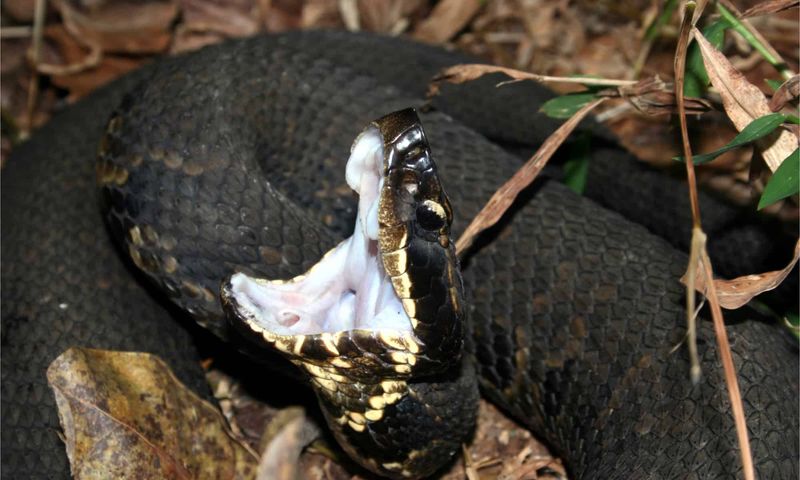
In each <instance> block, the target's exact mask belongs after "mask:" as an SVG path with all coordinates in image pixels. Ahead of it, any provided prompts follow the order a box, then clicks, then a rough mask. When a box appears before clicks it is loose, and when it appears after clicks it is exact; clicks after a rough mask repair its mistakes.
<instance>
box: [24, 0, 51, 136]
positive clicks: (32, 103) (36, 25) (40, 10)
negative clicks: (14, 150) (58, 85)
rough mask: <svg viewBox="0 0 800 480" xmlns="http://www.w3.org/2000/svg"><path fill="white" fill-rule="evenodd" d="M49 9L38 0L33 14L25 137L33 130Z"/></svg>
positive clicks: (42, 1)
mask: <svg viewBox="0 0 800 480" xmlns="http://www.w3.org/2000/svg"><path fill="white" fill-rule="evenodd" d="M46 11H47V5H46V3H45V0H36V5H35V9H34V16H33V46H32V49H33V50H32V54H31V61H32V63H33V66H34V68H33V72H31V79H30V82H28V103H27V105H26V107H27V108H26V113H27V120H28V121H27V123H26V125H25V128H24V130H23V131H22V132H21V135H22V137H23V138H26V137H27V136H28V135H29V134H30V132H31V131H32V130H33V114H34V110H35V109H36V100H37V98H38V96H39V74H38V73H37V71H36V66H37V65H38V64H39V59H40V58H41V51H42V35H43V32H44V15H45V12H46Z"/></svg>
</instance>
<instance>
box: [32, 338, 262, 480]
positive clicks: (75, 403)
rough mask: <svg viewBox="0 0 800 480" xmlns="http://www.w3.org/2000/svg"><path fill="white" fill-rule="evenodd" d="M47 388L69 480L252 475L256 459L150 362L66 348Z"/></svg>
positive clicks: (214, 413)
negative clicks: (53, 402)
mask: <svg viewBox="0 0 800 480" xmlns="http://www.w3.org/2000/svg"><path fill="white" fill-rule="evenodd" d="M47 380H48V383H49V384H50V387H51V388H52V389H53V393H54V394H55V397H56V404H57V405H58V415H59V418H60V420H61V426H62V428H63V429H64V436H65V443H66V449H67V456H68V457H69V461H70V468H71V470H72V475H73V477H74V478H76V479H94V478H98V479H102V478H241V479H244V478H253V476H254V475H255V471H256V464H257V458H256V454H255V452H253V451H252V450H251V449H249V448H248V447H247V446H245V445H243V444H242V443H240V442H239V441H238V440H237V439H235V438H234V437H233V435H232V433H231V432H230V430H228V427H227V425H226V423H225V420H224V419H223V418H222V415H221V414H220V413H219V411H218V410H217V409H215V408H214V407H212V406H211V405H210V404H209V403H208V402H206V401H204V400H202V399H200V398H199V397H198V396H197V395H196V394H195V393H194V392H192V391H190V390H188V389H187V388H186V387H185V386H184V385H182V384H181V383H180V382H179V381H178V380H177V379H176V378H175V376H174V375H173V374H172V372H171V371H170V370H169V367H167V365H166V364H164V362H163V361H161V360H160V359H159V358H158V357H156V356H154V355H150V354H145V353H130V352H112V351H107V350H94V349H85V348H71V349H69V350H67V351H66V352H64V353H63V354H61V356H59V357H58V358H56V359H55V360H54V361H53V363H51V364H50V366H49V367H48V369H47Z"/></svg>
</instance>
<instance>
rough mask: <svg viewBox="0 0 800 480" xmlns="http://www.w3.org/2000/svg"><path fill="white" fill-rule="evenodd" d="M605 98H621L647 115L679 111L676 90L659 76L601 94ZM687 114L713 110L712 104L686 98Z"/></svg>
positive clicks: (702, 100) (703, 100)
mask: <svg viewBox="0 0 800 480" xmlns="http://www.w3.org/2000/svg"><path fill="white" fill-rule="evenodd" d="M601 94H603V95H605V96H610V97H614V96H621V97H622V98H624V99H626V100H628V101H629V102H630V103H631V104H632V105H633V106H634V107H636V109H637V110H639V111H640V112H642V113H645V114H647V115H664V114H673V113H677V111H678V103H677V102H676V101H675V89H674V88H673V87H672V85H669V84H666V83H664V81H663V80H661V79H660V78H659V77H658V76H655V77H650V78H645V79H643V80H640V81H638V82H637V83H635V84H634V85H622V86H620V87H617V88H616V90H615V91H612V92H601ZM684 107H685V109H686V113H687V114H698V113H704V112H707V111H709V110H711V104H710V103H709V102H708V101H707V100H705V99H702V98H694V97H684Z"/></svg>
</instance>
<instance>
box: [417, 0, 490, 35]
mask: <svg viewBox="0 0 800 480" xmlns="http://www.w3.org/2000/svg"><path fill="white" fill-rule="evenodd" d="M483 3H484V2H482V1H480V0H442V1H441V2H439V3H437V4H436V6H435V7H434V8H433V11H432V12H431V14H430V15H429V16H428V18H426V19H425V20H423V21H421V22H420V23H418V24H417V27H416V28H415V29H414V33H412V34H411V36H412V37H413V38H414V39H416V40H419V41H421V42H428V43H444V42H446V41H448V40H450V39H451V38H453V36H455V34H456V33H458V32H459V31H460V30H461V29H463V28H464V27H465V26H466V25H467V23H469V21H470V20H471V19H472V17H474V16H475V15H476V14H477V13H478V11H480V9H481V7H483Z"/></svg>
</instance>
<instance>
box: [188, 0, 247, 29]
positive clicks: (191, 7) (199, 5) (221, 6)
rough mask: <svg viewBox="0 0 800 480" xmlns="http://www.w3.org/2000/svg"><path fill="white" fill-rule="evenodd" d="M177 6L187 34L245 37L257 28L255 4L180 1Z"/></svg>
mask: <svg viewBox="0 0 800 480" xmlns="http://www.w3.org/2000/svg"><path fill="white" fill-rule="evenodd" d="M180 5H181V18H182V25H183V26H184V27H185V28H187V29H189V30H193V31H201V32H215V33H220V34H222V35H223V36H224V37H246V36H250V35H254V34H256V33H257V32H258V30H259V28H260V25H259V18H258V15H257V12H258V8H259V6H258V4H257V2H255V1H254V0H235V1H232V0H224V1H223V0H180Z"/></svg>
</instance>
